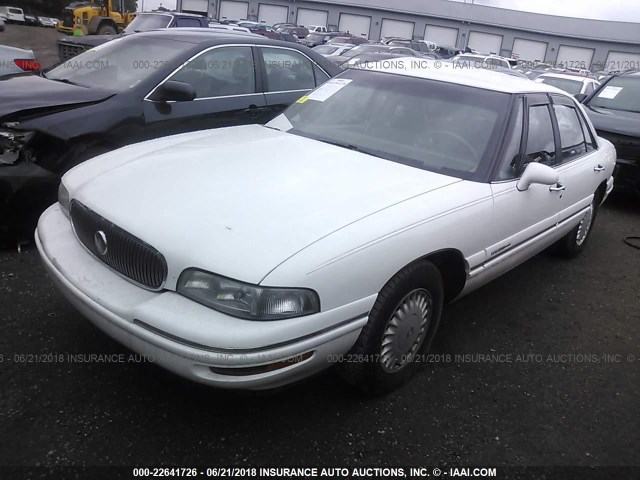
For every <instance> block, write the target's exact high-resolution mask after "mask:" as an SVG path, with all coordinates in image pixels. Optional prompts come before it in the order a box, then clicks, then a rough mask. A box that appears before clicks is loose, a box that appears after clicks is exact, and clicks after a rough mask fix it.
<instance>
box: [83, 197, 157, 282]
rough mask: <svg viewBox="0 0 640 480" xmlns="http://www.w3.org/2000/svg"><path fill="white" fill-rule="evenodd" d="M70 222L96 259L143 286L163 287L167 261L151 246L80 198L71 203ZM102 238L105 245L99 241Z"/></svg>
mask: <svg viewBox="0 0 640 480" xmlns="http://www.w3.org/2000/svg"><path fill="white" fill-rule="evenodd" d="M71 221H72V222H73V228H74V230H75V232H76V235H77V237H78V239H79V240H80V241H81V242H82V244H83V245H84V246H85V247H87V249H88V250H89V251H90V252H91V253H93V255H94V256H95V257H96V258H98V259H99V260H101V261H102V262H104V263H105V264H107V265H109V266H110V267H111V268H112V269H114V270H115V271H116V272H118V273H120V274H121V275H123V276H125V277H127V278H128V279H130V280H132V281H133V282H135V283H137V284H139V285H141V286H144V287H147V288H150V289H152V290H159V289H160V288H161V287H162V284H163V283H164V281H165V279H166V278H167V262H166V261H165V259H164V257H163V256H162V254H161V253H160V252H158V251H157V250H156V249H155V248H153V247H152V246H151V245H149V244H147V243H145V242H143V241H142V240H140V239H139V238H136V237H134V236H133V235H131V234H130V233H128V232H126V231H124V230H123V229H121V228H120V227H118V226H117V225H114V224H113V223H111V222H110V221H109V220H107V219H105V218H103V217H101V216H100V215H98V214H97V213H95V212H94V211H92V210H90V209H89V208H87V207H86V206H84V205H83V204H82V203H80V202H78V201H77V200H73V201H72V202H71ZM100 237H101V238H102V239H103V241H104V245H101V244H100ZM102 247H104V248H102Z"/></svg>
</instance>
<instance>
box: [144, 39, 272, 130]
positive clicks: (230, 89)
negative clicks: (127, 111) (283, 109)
mask: <svg viewBox="0 0 640 480" xmlns="http://www.w3.org/2000/svg"><path fill="white" fill-rule="evenodd" d="M254 55H255V50H254V48H252V47H251V46H248V45H223V46H216V47H211V48H209V49H207V50H205V51H204V52H202V53H201V54H199V55H198V56H197V57H195V58H193V59H191V60H190V61H188V62H185V65H183V66H182V67H180V68H179V69H178V70H177V71H175V72H174V73H173V74H171V75H170V76H169V77H167V78H166V79H165V80H164V81H163V82H161V84H160V85H162V83H164V82H165V81H169V80H172V81H177V82H184V83H188V84H189V85H191V86H192V87H193V88H194V89H195V90H196V99H195V100H192V101H186V102H161V101H158V100H157V96H154V92H155V91H156V89H157V88H158V87H159V86H160V85H159V86H158V87H156V89H154V90H153V91H152V92H151V93H150V94H149V95H148V96H147V97H146V98H145V100H144V101H143V112H144V116H145V123H146V131H147V138H155V137H159V136H165V135H173V134H176V133H182V132H189V131H194V130H204V129H208V128H216V127H228V126H233V125H243V124H251V123H264V122H266V121H267V114H268V112H267V108H266V106H267V105H266V100H265V96H264V94H263V93H262V76H261V72H260V71H259V65H258V69H256V62H254Z"/></svg>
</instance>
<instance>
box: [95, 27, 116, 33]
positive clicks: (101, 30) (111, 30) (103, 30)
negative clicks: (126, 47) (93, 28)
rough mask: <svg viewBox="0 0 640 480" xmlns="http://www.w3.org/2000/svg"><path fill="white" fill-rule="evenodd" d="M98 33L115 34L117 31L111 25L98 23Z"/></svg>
mask: <svg viewBox="0 0 640 480" xmlns="http://www.w3.org/2000/svg"><path fill="white" fill-rule="evenodd" d="M97 34H98V35H117V34H118V32H116V29H115V28H113V27H112V26H111V25H100V27H99V28H98V32H97Z"/></svg>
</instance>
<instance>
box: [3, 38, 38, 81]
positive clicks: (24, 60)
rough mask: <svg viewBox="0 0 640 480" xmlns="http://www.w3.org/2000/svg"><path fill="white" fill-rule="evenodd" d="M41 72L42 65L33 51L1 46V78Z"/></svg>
mask: <svg viewBox="0 0 640 480" xmlns="http://www.w3.org/2000/svg"><path fill="white" fill-rule="evenodd" d="M38 71H40V63H39V62H38V61H37V60H36V57H35V55H34V54H33V50H24V49H22V48H16V47H9V46H7V45H0V78H3V77H6V76H7V75H14V74H16V73H28V72H38Z"/></svg>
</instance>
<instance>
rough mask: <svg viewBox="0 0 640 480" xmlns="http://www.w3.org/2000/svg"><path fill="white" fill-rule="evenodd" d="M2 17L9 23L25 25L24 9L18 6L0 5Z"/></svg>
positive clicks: (0, 15)
mask: <svg viewBox="0 0 640 480" xmlns="http://www.w3.org/2000/svg"><path fill="white" fill-rule="evenodd" d="M0 17H2V18H4V20H5V21H6V22H7V23H18V24H21V25H24V23H25V18H24V11H23V10H22V9H21V8H18V7H0Z"/></svg>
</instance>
